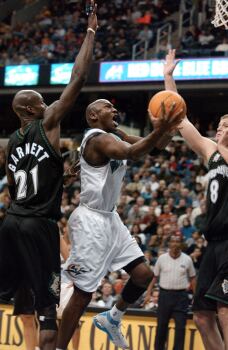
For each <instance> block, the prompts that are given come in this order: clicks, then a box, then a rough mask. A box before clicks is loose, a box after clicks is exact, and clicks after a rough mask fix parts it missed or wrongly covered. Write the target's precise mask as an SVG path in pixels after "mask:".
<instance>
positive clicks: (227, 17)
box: [211, 0, 228, 29]
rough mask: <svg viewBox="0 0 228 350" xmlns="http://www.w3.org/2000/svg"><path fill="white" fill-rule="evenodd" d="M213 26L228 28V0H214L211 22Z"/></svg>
mask: <svg viewBox="0 0 228 350" xmlns="http://www.w3.org/2000/svg"><path fill="white" fill-rule="evenodd" d="M211 23H212V24H214V26H215V27H221V26H224V27H225V28H226V29H228V1H227V0H216V5H215V18H214V20H213V21H212V22H211Z"/></svg>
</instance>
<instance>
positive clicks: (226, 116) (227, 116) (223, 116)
mask: <svg viewBox="0 0 228 350" xmlns="http://www.w3.org/2000/svg"><path fill="white" fill-rule="evenodd" d="M226 118H228V114H224V115H222V116H221V118H220V120H222V119H226Z"/></svg>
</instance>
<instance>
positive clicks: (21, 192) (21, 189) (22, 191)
mask: <svg viewBox="0 0 228 350" xmlns="http://www.w3.org/2000/svg"><path fill="white" fill-rule="evenodd" d="M29 175H30V176H32V182H33V188H34V195H36V194H37V191H38V165H36V166H35V167H34V168H32V170H30V172H29ZM27 177H28V175H27V173H26V172H25V171H24V170H18V171H17V172H16V173H14V179H15V182H16V185H18V188H17V195H16V198H17V200H19V199H23V198H26V196H27Z"/></svg>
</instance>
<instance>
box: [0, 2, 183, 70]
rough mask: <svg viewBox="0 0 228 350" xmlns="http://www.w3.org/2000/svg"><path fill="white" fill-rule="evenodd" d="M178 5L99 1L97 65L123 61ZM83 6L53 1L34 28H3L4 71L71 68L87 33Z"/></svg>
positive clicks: (23, 25)
mask: <svg viewBox="0 0 228 350" xmlns="http://www.w3.org/2000/svg"><path fill="white" fill-rule="evenodd" d="M179 2H180V0H175V1H172V2H170V1H167V0H157V1H155V0H142V1H136V0H125V1H123V0H115V1H103V0H101V1H98V4H99V7H98V18H99V30H98V32H97V39H96V44H95V50H94V56H95V57H94V58H95V60H96V61H103V60H125V59H130V58H131V56H132V45H133V44H134V43H136V42H138V41H139V40H143V39H147V40H148V41H149V46H150V47H151V46H152V45H153V43H154V41H155V35H156V29H157V28H158V27H159V26H160V25H161V24H162V23H164V21H166V20H167V18H168V16H169V15H170V14H171V13H172V12H173V11H176V10H177V9H178V5H179ZM82 6H84V5H82V2H79V1H70V2H69V1H61V0H54V1H51V2H50V5H49V6H45V7H43V9H42V11H41V12H40V13H39V14H38V15H37V16H36V18H35V19H32V21H31V22H25V23H15V25H14V26H13V27H12V25H11V24H7V23H4V22H2V23H1V24H0V65H7V64H26V63H38V64H46V63H53V62H72V61H74V58H75V56H76V55H77V53H78V51H79V48H80V46H81V44H82V41H83V39H84V36H85V32H86V24H87V20H86V17H85V9H84V8H83V7H82Z"/></svg>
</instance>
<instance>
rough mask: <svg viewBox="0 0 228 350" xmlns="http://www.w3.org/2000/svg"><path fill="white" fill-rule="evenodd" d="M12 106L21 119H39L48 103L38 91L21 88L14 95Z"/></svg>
mask: <svg viewBox="0 0 228 350" xmlns="http://www.w3.org/2000/svg"><path fill="white" fill-rule="evenodd" d="M12 107H13V110H14V112H15V113H16V114H17V116H18V117H19V118H20V119H25V118H32V119H37V118H41V117H42V115H43V112H44V109H45V107H46V105H45V104H44V102H43V98H42V96H41V95H40V94H39V93H38V92H36V91H34V90H21V91H19V92H18V93H17V94H16V95H15V96H14V99H13V102H12Z"/></svg>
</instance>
